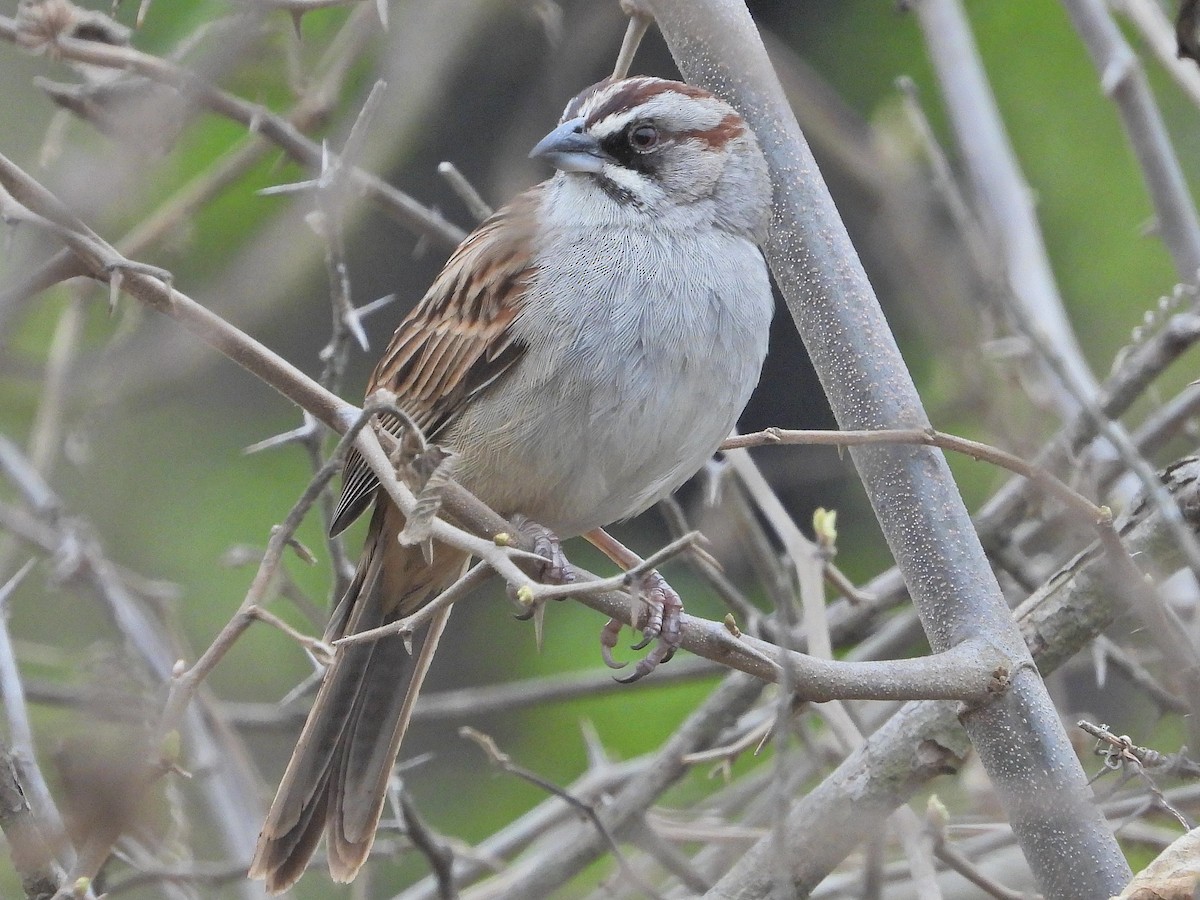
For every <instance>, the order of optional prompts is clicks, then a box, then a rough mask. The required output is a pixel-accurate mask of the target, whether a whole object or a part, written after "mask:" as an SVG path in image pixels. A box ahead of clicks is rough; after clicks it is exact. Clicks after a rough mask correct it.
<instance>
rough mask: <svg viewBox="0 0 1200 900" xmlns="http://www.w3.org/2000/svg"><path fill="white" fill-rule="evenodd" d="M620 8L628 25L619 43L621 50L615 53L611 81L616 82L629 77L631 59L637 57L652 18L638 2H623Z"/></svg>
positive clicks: (637, 0)
mask: <svg viewBox="0 0 1200 900" xmlns="http://www.w3.org/2000/svg"><path fill="white" fill-rule="evenodd" d="M621 8H622V9H623V10H624V12H625V14H626V15H627V16H629V25H628V26H627V27H626V29H625V38H624V40H622V41H621V50H620V52H618V53H617V61H616V63H615V64H614V65H613V73H612V79H613V81H618V80H620V79H622V78H626V77H628V76H629V67H630V66H632V65H633V57H634V56H636V55H637V51H638V47H639V46H640V45H641V43H642V38H644V37H645V36H646V31H647V29H649V28H650V23H651V22H653V21H654V18H653V16H651V15H650V13H649V12H648V11H647V10H646V9H644V8H643V6H642V4H641V3H640V2H639V0H623V2H622V3H621Z"/></svg>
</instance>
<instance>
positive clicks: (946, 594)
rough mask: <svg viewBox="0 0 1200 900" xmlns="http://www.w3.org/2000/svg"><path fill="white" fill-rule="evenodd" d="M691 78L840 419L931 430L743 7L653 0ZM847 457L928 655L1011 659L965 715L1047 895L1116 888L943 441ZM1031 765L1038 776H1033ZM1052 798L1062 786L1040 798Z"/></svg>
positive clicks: (1108, 842) (1118, 881) (1112, 848)
mask: <svg viewBox="0 0 1200 900" xmlns="http://www.w3.org/2000/svg"><path fill="white" fill-rule="evenodd" d="M649 5H650V8H651V10H652V11H653V13H654V15H655V17H656V18H657V20H658V22H659V25H660V27H661V28H662V31H663V34H664V36H665V37H666V39H667V44H668V46H669V47H670V49H671V52H672V55H673V56H674V57H675V60H676V62H677V63H678V64H679V66H680V69H681V70H682V71H683V73H684V75H685V76H686V77H687V78H688V80H690V81H693V82H695V83H697V84H700V85H702V86H704V87H708V88H710V89H713V90H715V91H717V92H718V93H720V94H722V95H723V96H725V97H727V98H728V99H729V100H731V101H732V102H733V103H734V104H735V105H736V106H737V107H738V108H739V109H740V110H741V112H742V113H743V115H744V116H745V117H746V118H747V120H748V121H749V122H750V124H751V126H752V127H753V128H754V130H755V132H756V133H757V134H758V136H759V139H760V141H761V142H762V144H763V148H764V150H765V152H766V154H767V158H768V161H769V163H770V166H771V173H772V178H773V180H774V183H775V210H774V211H775V217H774V223H773V228H772V231H771V236H770V239H769V241H768V244H767V247H766V250H767V257H768V261H769V262H770V265H771V270H772V272H773V273H774V275H775V278H776V280H777V281H778V283H779V286H780V288H781V289H782V291H783V294H784V297H785V299H786V300H787V302H788V306H789V308H790V310H791V312H792V316H793V318H794V319H795V321H796V324H797V327H798V328H799V330H800V333H801V336H802V337H803V338H804V341H805V344H806V345H807V347H808V349H809V353H810V355H811V356H812V360H813V363H814V365H815V367H816V369H817V373H818V375H819V376H820V378H821V382H822V385H823V386H824V388H825V392H826V394H827V395H828V397H829V400H830V404H831V405H832V407H833V410H834V413H835V415H836V417H837V419H838V423H839V425H840V426H841V427H842V428H843V429H857V428H872V429H877V428H887V427H893V428H894V427H917V428H924V427H928V418H927V416H926V415H925V412H924V410H923V408H922V406H921V402H920V399H919V397H918V396H917V393H916V388H915V387H914V385H913V382H912V378H911V377H910V375H909V374H908V371H907V369H906V368H905V366H904V363H903V361H902V360H901V358H900V354H899V351H898V350H897V348H896V344H895V340H894V339H893V337H892V335H891V332H890V331H889V329H888V327H887V323H886V322H885V320H884V317H883V314H882V312H881V311H880V308H879V304H878V301H877V300H876V298H875V296H874V292H873V291H872V289H871V286H870V284H869V283H868V282H867V278H866V275H865V273H864V272H863V269H862V265H861V263H860V262H859V260H858V257H857V255H856V253H855V251H854V248H853V247H852V246H851V244H850V239H849V236H848V235H847V234H846V230H845V227H844V225H843V224H842V222H841V220H840V218H839V217H838V214H837V211H836V210H835V208H834V206H833V201H832V199H831V198H830V196H829V191H828V189H827V188H826V186H825V184H824V182H823V180H822V179H821V177H820V174H819V172H818V171H817V168H816V164H815V162H814V161H813V158H812V154H811V152H810V151H809V149H808V146H807V144H806V143H805V141H804V138H803V136H802V135H801V134H800V130H799V127H798V126H797V125H796V120H795V117H794V116H793V115H792V113H791V110H790V109H789V108H788V106H787V102H786V100H785V98H784V95H783V90H782V88H781V87H780V86H779V83H778V80H777V79H776V77H775V74H774V72H773V70H772V69H771V66H770V63H769V61H768V60H767V57H766V53H765V51H764V50H763V46H762V41H761V40H760V38H759V36H758V33H757V32H756V30H755V28H754V25H753V23H752V22H751V20H750V16H749V14H748V13H747V11H746V9H745V6H744V5H743V4H742V3H740V2H734V0H689V2H683V0H653V2H650V4H649ZM851 455H852V456H853V458H854V461H855V463H856V465H857V467H858V469H859V472H860V474H861V476H862V479H863V483H864V485H865V486H866V489H867V493H868V495H869V496H870V499H871V503H872V506H873V507H874V510H875V514H876V516H877V517H878V519H879V522H880V526H881V528H882V530H883V533H884V535H885V537H886V538H887V541H888V544H889V546H890V547H891V549H892V552H893V554H894V555H895V557H896V561H897V563H898V565H899V568H900V570H901V572H902V573H903V574H904V576H905V580H906V581H907V582H908V585H909V588H910V591H911V593H912V597H913V600H914V602H915V604H916V606H917V610H918V612H919V614H920V616H921V620H922V623H923V625H924V627H925V631H926V633H927V634H928V636H929V640H930V644H931V646H932V647H933V649H934V650H935V651H939V650H943V649H945V648H947V647H950V646H953V645H954V644H956V643H959V642H961V641H963V640H965V639H967V638H969V637H973V636H977V637H983V638H984V639H987V640H991V641H992V642H994V643H995V644H996V645H997V646H999V647H1001V648H1002V649H1003V651H1004V652H1005V653H1006V654H1008V655H1009V657H1010V659H1011V660H1012V661H1013V664H1014V668H1013V671H1014V673H1015V674H1014V679H1013V687H1012V690H1011V691H1010V692H1009V693H1008V694H1007V695H1006V696H1005V697H1004V698H1003V699H1001V700H999V701H997V702H995V703H992V704H989V705H987V706H983V707H980V708H977V709H975V710H973V711H971V712H970V713H969V714H967V715H966V716H964V724H965V725H966V727H967V731H968V734H969V735H970V737H971V741H972V743H973V744H974V745H975V747H976V749H977V750H978V752H979V755H980V758H981V760H982V761H983V763H984V765H985V767H986V768H987V771H988V774H989V775H990V776H991V777H992V780H993V782H994V783H995V786H996V789H997V791H998V793H999V794H1000V796H1001V797H1002V799H1003V802H1004V804H1005V807H1006V809H1007V812H1008V815H1009V819H1010V821H1011V822H1012V825H1013V829H1014V831H1015V833H1016V834H1017V836H1018V839H1019V841H1020V843H1021V847H1022V850H1023V851H1024V852H1025V855H1026V857H1027V858H1028V859H1029V861H1030V864H1031V866H1032V868H1033V870H1034V873H1035V875H1036V876H1037V878H1038V880H1039V883H1040V884H1041V886H1042V889H1043V891H1044V892H1045V893H1046V894H1047V895H1049V896H1053V897H1080V898H1093V897H1101V896H1108V895H1111V894H1113V893H1115V892H1117V891H1118V890H1119V889H1120V887H1121V886H1122V885H1123V884H1124V883H1125V882H1126V881H1127V880H1128V877H1129V868H1128V865H1127V864H1126V863H1125V860H1124V858H1123V857H1122V856H1121V853H1120V850H1119V848H1118V847H1117V844H1116V841H1115V839H1114V838H1113V835H1112V832H1111V831H1110V830H1109V828H1108V826H1107V823H1106V822H1105V821H1104V819H1103V818H1102V817H1101V815H1100V814H1099V811H1098V810H1097V809H1096V808H1095V806H1094V805H1093V804H1092V803H1091V798H1090V791H1089V790H1088V788H1087V785H1086V780H1085V777H1084V773H1083V770H1082V769H1081V767H1080V765H1079V763H1078V761H1077V759H1076V758H1075V755H1074V753H1073V752H1072V750H1071V746H1070V744H1069V742H1068V740H1067V736H1066V733H1065V732H1064V730H1063V728H1062V725H1061V723H1060V722H1059V720H1058V717H1057V715H1056V713H1055V711H1054V708H1053V706H1052V704H1051V703H1050V699H1049V697H1048V696H1047V694H1046V690H1045V686H1044V685H1043V684H1042V682H1041V679H1040V678H1039V677H1038V675H1037V672H1036V670H1035V669H1034V668H1033V667H1032V665H1030V664H1029V662H1030V661H1029V655H1028V651H1027V650H1026V648H1025V645H1024V643H1023V641H1022V640H1021V636H1020V633H1019V632H1018V631H1017V629H1016V627H1015V626H1014V625H1013V623H1012V620H1011V618H1010V616H1009V611H1008V608H1007V607H1006V606H1005V605H1004V602H1003V599H1002V597H1001V595H1000V591H999V588H998V586H997V584H996V581H995V578H994V576H993V575H992V573H991V570H990V568H989V567H988V564H987V561H986V559H985V557H984V554H983V550H982V548H981V547H980V545H979V540H978V538H977V536H976V535H975V531H974V528H973V527H972V525H971V521H970V517H969V516H968V515H967V511H966V508H965V506H964V505H963V502H962V499H961V497H960V496H959V494H958V490H957V488H956V486H955V485H954V482H953V479H952V478H951V477H950V473H949V469H948V468H947V466H946V461H945V459H944V457H943V456H942V454H941V453H940V452H936V451H933V450H931V449H929V448H912V447H862V448H858V449H857V450H852V451H851ZM1030 771H1036V772H1047V773H1049V775H1048V777H1047V779H1046V780H1045V781H1044V782H1042V783H1040V784H1037V785H1036V786H1035V785H1033V784H1031V782H1030V779H1029V778H1028V773H1029V772H1030ZM1048 794H1052V795H1053V796H1054V797H1055V802H1054V805H1053V808H1047V804H1046V802H1045V799H1046V797H1047V795H1048Z"/></svg>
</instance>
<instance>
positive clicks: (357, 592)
mask: <svg viewBox="0 0 1200 900" xmlns="http://www.w3.org/2000/svg"><path fill="white" fill-rule="evenodd" d="M530 156H531V157H533V158H535V159H539V160H543V161H545V162H547V163H549V164H550V165H551V166H553V167H554V168H555V169H556V170H557V171H556V172H555V173H554V175H553V176H552V177H551V178H549V179H548V180H546V181H543V182H541V183H540V184H537V185H535V186H534V187H532V188H530V189H529V190H527V191H525V192H524V193H522V194H519V195H518V196H517V197H515V198H514V199H513V200H512V201H511V202H510V203H509V204H508V205H506V206H504V207H503V208H501V209H500V210H498V211H497V212H496V213H494V214H493V215H492V216H491V217H489V218H488V219H486V220H485V221H483V222H482V223H481V224H480V225H479V226H478V227H477V228H476V229H475V230H474V231H473V232H472V233H471V234H470V235H468V236H467V238H466V239H465V240H464V241H463V242H462V243H461V244H460V245H459V247H458V248H457V249H456V250H455V251H454V252H453V253H452V254H451V256H450V257H449V259H448V261H447V262H446V264H445V267H444V268H443V269H442V271H441V273H440V274H439V275H438V276H437V278H436V279H435V280H434V282H433V284H432V286H431V287H430V288H429V290H428V292H427V293H426V294H425V296H424V297H423V298H422V299H421V301H420V302H419V303H418V304H417V305H416V306H415V307H414V308H413V309H412V311H411V312H410V313H409V314H408V315H407V316H405V317H404V319H403V320H402V321H401V323H400V325H399V327H398V328H397V329H396V331H395V334H394V335H393V337H392V339H391V342H390V344H389V346H388V347H387V349H386V351H385V352H384V353H383V355H382V357H381V358H380V360H379V362H378V365H377V366H376V368H375V370H374V372H373V374H372V376H371V379H370V382H369V387H368V391H367V393H368V395H370V394H371V393H373V392H374V391H375V390H376V389H378V388H386V389H388V390H390V391H392V392H393V393H394V394H395V396H396V397H397V400H398V404H399V406H400V408H401V409H402V411H403V413H404V415H403V416H394V415H393V416H389V415H388V414H384V415H383V416H381V417H380V418H379V420H378V427H380V428H383V429H385V430H387V431H389V432H391V433H392V434H395V435H401V434H402V433H403V432H404V429H405V428H410V429H411V428H418V429H420V430H421V431H422V432H423V434H424V435H425V436H426V437H427V438H428V439H429V440H430V441H432V442H434V443H436V444H437V445H438V446H440V447H444V448H446V450H447V451H448V452H449V453H451V454H452V455H453V457H454V468H453V475H454V478H455V479H456V480H457V481H459V483H461V484H462V485H463V486H464V487H465V488H467V489H468V490H470V491H471V492H473V493H474V494H475V495H476V496H477V497H478V498H480V499H481V500H482V501H484V502H485V503H486V504H488V505H489V506H490V507H491V508H492V509H494V510H496V511H497V512H499V513H500V514H501V515H504V516H506V517H514V516H521V517H523V521H527V522H534V523H537V525H538V526H540V527H542V528H544V529H545V533H546V534H550V535H553V536H554V537H555V539H556V540H557V539H558V538H562V539H565V538H567V537H573V536H578V535H584V536H587V537H588V538H589V539H592V540H593V542H596V543H597V546H602V549H604V548H605V547H607V550H606V552H609V553H610V555H611V556H614V558H617V559H618V562H620V561H621V560H620V559H619V558H618V557H619V556H620V554H619V553H615V552H614V551H613V546H614V545H615V546H616V547H617V548H619V547H620V545H618V544H615V542H612V544H605V543H604V540H603V538H605V537H607V535H606V533H605V532H603V531H602V529H603V526H606V525H610V524H612V523H614V522H618V521H621V520H623V519H627V518H630V517H632V516H634V515H637V514H638V513H640V512H642V511H644V510H646V509H648V508H649V507H650V506H651V505H653V504H654V503H656V502H657V501H658V500H660V499H662V498H664V497H666V496H667V495H669V494H670V493H671V492H673V491H674V490H676V489H677V488H678V487H680V485H682V484H683V483H684V482H685V481H686V480H687V479H688V478H690V477H691V476H692V475H693V474H695V473H696V472H697V471H698V470H699V469H701V468H702V467H703V466H704V465H705V463H706V462H707V461H708V459H709V458H710V457H711V456H712V454H713V453H714V452H715V451H716V450H717V448H718V446H719V445H720V443H721V441H722V440H723V439H724V438H726V437H727V436H728V435H729V433H730V431H731V430H732V429H733V428H734V426H735V425H736V422H737V419H738V417H739V416H740V414H741V412H742V410H743V409H744V407H745V405H746V403H747V401H748V400H749V398H750V394H751V392H752V391H753V390H754V387H755V386H756V384H757V382H758V378H759V374H760V372H761V369H762V364H763V360H764V358H765V356H766V353H767V338H768V332H769V329H770V322H771V318H772V314H773V312H774V300H773V297H772V293H771V283H770V276H769V274H768V270H767V266H766V262H765V260H764V258H763V254H762V251H761V249H760V245H761V244H762V242H763V241H764V240H765V239H766V235H767V228H768V224H769V218H770V208H771V198H772V189H771V182H770V178H769V174H768V170H767V164H766V161H765V159H764V156H763V154H762V151H761V149H760V146H759V143H758V140H757V138H756V137H755V135H754V133H753V132H752V131H751V129H750V128H749V126H748V125H747V123H746V122H745V120H744V119H743V118H742V116H741V115H739V114H738V112H737V111H736V110H735V109H734V108H733V107H732V106H731V105H729V104H728V103H726V102H725V101H724V100H722V99H719V98H718V97H717V96H715V95H714V94H712V93H710V92H708V91H706V90H703V89H701V88H699V87H695V86H693V85H689V84H684V83H681V82H677V81H670V80H666V79H662V78H656V77H650V76H637V77H631V78H624V79H605V80H604V81H601V82H599V83H597V84H595V85H592V86H591V87H589V88H587V89H585V90H583V91H582V92H580V93H579V94H578V95H577V96H575V97H574V98H573V99H571V101H570V102H569V103H568V104H567V106H566V109H565V110H564V112H563V114H562V117H561V118H560V120H559V124H558V125H557V126H556V127H555V128H554V129H553V130H552V131H550V133H549V134H547V135H546V136H545V138H544V139H542V140H541V141H540V142H539V143H538V144H537V145H536V146H535V147H534V148H533V150H532V152H531V153H530ZM343 474H344V478H343V481H344V487H343V491H342V496H341V500H340V502H339V504H338V506H337V508H336V511H335V514H334V517H333V521H332V526H331V530H333V531H334V532H337V531H340V530H342V529H344V528H345V527H346V526H347V525H348V524H349V523H350V522H351V521H353V520H354V519H355V518H357V517H358V516H360V515H362V514H364V513H365V512H366V511H367V509H368V508H371V509H372V513H371V519H370V526H369V528H368V531H367V536H366V539H365V541H364V547H363V551H362V555H361V557H360V560H359V563H358V567H357V569H356V572H355V575H354V577H353V579H352V581H351V583H350V585H349V587H348V589H347V591H346V593H345V595H344V596H343V597H342V599H341V601H340V602H339V603H338V604H337V606H336V607H335V610H334V612H333V614H332V616H331V621H330V625H329V628H328V630H327V632H326V639H327V640H336V639H337V638H340V637H343V636H347V635H352V634H356V633H358V632H361V631H365V630H367V629H370V628H374V627H377V626H379V625H382V624H385V623H388V622H392V621H395V620H397V619H399V618H402V617H404V616H408V615H411V614H412V613H413V612H414V611H416V610H418V609H420V608H421V607H422V606H423V605H425V604H426V603H428V602H429V601H430V600H432V599H433V598H434V597H435V596H436V595H437V594H438V593H439V592H440V591H442V590H444V589H445V588H446V587H448V586H449V585H450V584H451V583H453V582H454V581H455V580H456V579H457V578H458V577H459V576H460V575H461V574H462V572H463V571H464V568H465V566H466V564H467V563H468V561H469V560H468V557H467V555H466V553H465V552H464V551H461V550H458V549H455V548H452V547H449V546H446V545H442V544H437V545H435V547H434V549H433V553H432V554H431V555H427V553H426V552H425V550H423V549H422V547H420V546H404V545H402V544H401V543H400V542H399V541H398V540H397V536H398V535H399V534H400V532H401V531H402V530H403V528H404V525H405V519H404V515H403V514H402V513H401V511H400V509H399V508H398V507H397V506H396V505H395V504H394V502H393V501H391V500H390V499H389V498H388V497H387V495H386V494H385V493H384V492H383V491H382V489H381V488H380V486H379V483H378V480H377V478H376V476H375V475H374V474H373V473H372V471H371V470H370V469H369V468H368V467H367V465H366V464H365V462H364V461H363V459H362V458H361V457H360V456H358V455H357V453H355V452H352V453H351V454H350V455H349V457H348V458H347V461H346V464H345V470H344V473H343ZM609 541H611V539H609ZM621 549H623V548H621ZM658 588H659V590H658V596H659V597H660V598H662V597H670V596H672V595H673V592H672V591H670V590H669V588H667V587H665V582H661V580H660V582H659V585H658ZM674 597H675V599H676V608H675V609H672V610H668V611H667V613H666V621H667V623H668V625H667V626H665V627H664V626H663V616H662V614H661V610H660V614H659V616H658V617H657V619H655V617H653V616H652V617H651V620H652V621H653V622H654V624H653V625H652V626H651V628H652V631H653V630H654V629H659V630H660V631H661V633H660V634H659V635H658V636H660V637H662V641H661V643H662V644H663V645H664V646H665V649H662V650H659V649H657V648H656V650H655V651H652V654H651V655H652V656H654V658H653V659H652V660H651V662H650V665H649V666H643V667H642V668H643V670H644V669H646V668H650V667H652V665H653V663H655V662H658V661H660V660H661V659H663V658H665V657H668V656H669V655H670V653H671V652H673V650H674V644H676V643H677V642H678V615H679V611H680V610H681V609H682V606H681V605H680V604H678V602H677V595H674ZM672 621H673V622H674V626H672V625H671V623H672ZM649 636H654V635H653V634H652V635H649ZM649 636H648V637H649ZM412 653H413V651H412V649H411V648H410V647H408V646H406V644H405V641H404V640H402V639H401V638H400V637H399V636H391V637H387V638H382V639H380V640H376V641H373V642H359V643H350V644H343V645H341V646H338V647H337V648H336V652H335V654H334V656H333V659H332V661H331V663H330V665H329V666H328V668H327V669H326V671H325V673H324V677H323V680H322V683H321V686H320V688H319V691H318V693H317V697H316V699H315V701H314V703H313V705H312V709H311V711H310V712H309V714H308V718H307V721H306V722H305V725H304V727H303V730H302V731H301V734H300V737H299V739H298V741H297V744H296V749H295V751H294V753H293V755H292V757H291V760H290V762H289V763H288V765H287V768H286V770H285V772H284V775H283V777H282V780H281V782H280V786H279V790H278V792H277V794H276V796H275V800H274V802H273V803H272V805H271V808H270V811H269V812H268V815H267V818H266V822H265V824H264V826H263V829H262V833H261V835H260V837H259V841H258V845H257V848H256V850H255V854H254V858H253V861H252V863H251V866H250V873H249V874H250V875H251V876H252V877H256V878H261V879H264V880H265V882H266V888H267V889H268V890H269V891H271V892H273V893H277V892H279V891H282V890H285V889H287V888H288V887H290V886H291V885H292V884H293V883H295V881H297V880H298V879H299V878H300V876H301V875H302V874H303V873H304V871H305V869H306V868H307V866H308V864H309V861H310V859H311V857H312V855H313V853H314V851H315V849H316V847H317V844H318V842H319V840H320V837H321V834H322V832H324V834H325V836H326V851H327V856H328V864H329V872H330V875H331V877H332V878H333V880H334V881H338V882H349V881H351V880H352V879H353V878H354V877H355V875H356V874H357V873H358V871H359V869H360V868H361V867H362V865H363V863H364V862H365V861H366V859H367V856H368V854H369V853H370V849H371V845H372V842H373V841H374V837H375V832H376V829H377V827H378V824H379V820H380V816H381V813H382V810H383V806H384V802H385V799H386V794H387V787H388V782H389V778H390V775H391V770H392V768H393V766H394V765H395V762H396V758H397V755H398V752H399V744H400V740H401V737H402V734H403V731H404V726H405V724H406V723H407V714H406V713H405V712H403V707H404V704H405V701H406V698H408V693H409V691H408V688H407V687H406V685H407V684H408V675H409V674H410V673H411V670H412V666H413V656H412ZM655 653H657V655H656V656H655V655H654V654H655ZM409 699H411V698H409Z"/></svg>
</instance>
